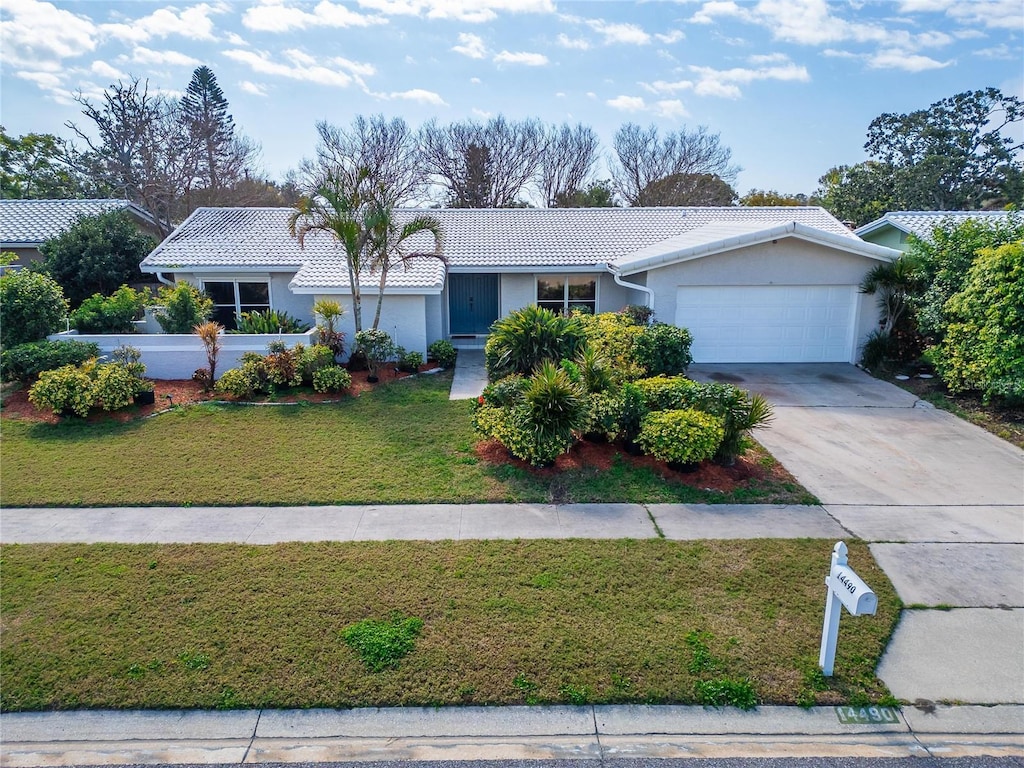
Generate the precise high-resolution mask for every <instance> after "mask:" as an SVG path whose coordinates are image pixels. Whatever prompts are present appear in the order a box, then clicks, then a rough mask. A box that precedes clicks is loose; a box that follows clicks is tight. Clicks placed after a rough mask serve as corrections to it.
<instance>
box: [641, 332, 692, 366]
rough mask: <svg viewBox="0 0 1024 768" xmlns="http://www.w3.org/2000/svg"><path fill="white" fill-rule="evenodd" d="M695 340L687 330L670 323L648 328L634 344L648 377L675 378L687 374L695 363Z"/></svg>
mask: <svg viewBox="0 0 1024 768" xmlns="http://www.w3.org/2000/svg"><path fill="white" fill-rule="evenodd" d="M692 343H693V337H692V336H691V335H690V332H689V331H688V330H686V329H685V328H677V327H676V326H674V325H668V324H666V323H654V325H649V326H647V327H645V328H644V329H643V331H642V333H640V334H639V335H638V336H637V337H636V340H635V341H634V343H633V349H634V354H635V355H636V361H637V362H638V363H639V364H640V365H641V366H643V368H644V369H645V370H646V371H647V375H648V376H660V375H666V376H674V375H676V374H678V373H686V369H687V368H688V367H689V365H690V363H692V362H693V357H691V356H690V345H691V344H692Z"/></svg>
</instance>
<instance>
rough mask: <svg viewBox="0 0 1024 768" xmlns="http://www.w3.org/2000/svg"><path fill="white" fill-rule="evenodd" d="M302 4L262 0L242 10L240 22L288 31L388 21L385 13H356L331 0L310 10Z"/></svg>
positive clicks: (365, 25)
mask: <svg viewBox="0 0 1024 768" xmlns="http://www.w3.org/2000/svg"><path fill="white" fill-rule="evenodd" d="M304 7H306V8H308V7H309V6H308V5H305V6H304ZM304 7H303V6H300V5H298V4H293V3H288V2H285V0H262V2H261V3H260V4H259V5H256V6H253V7H251V8H248V9H247V10H246V11H245V13H244V14H243V16H242V24H244V25H245V26H246V27H248V28H249V29H252V30H256V31H259V32H289V31H291V30H293V29H308V28H310V27H335V28H344V27H369V26H373V25H376V24H387V23H388V20H387V18H386V17H384V16H367V15H365V14H362V13H356V12H355V11H351V10H349V8H348V7H347V6H344V5H340V4H338V3H333V2H331V0H320V2H319V3H317V4H316V5H315V6H313V11H312V13H310V12H309V11H306V10H304V9H303V8H304Z"/></svg>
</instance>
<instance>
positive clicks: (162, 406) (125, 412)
mask: <svg viewBox="0 0 1024 768" xmlns="http://www.w3.org/2000/svg"><path fill="white" fill-rule="evenodd" d="M434 368H435V366H434V365H433V364H426V365H423V366H421V368H420V371H429V370H433V369H434ZM351 373H352V386H351V387H350V388H349V390H348V391H347V392H343V393H340V394H339V393H337V392H325V393H321V392H314V391H312V390H300V391H296V392H285V393H280V394H277V395H275V396H274V397H273V398H270V397H268V396H262V397H257V398H255V399H254V400H252V401H245V402H258V403H298V402H308V403H322V402H324V401H326V400H339V399H341V398H345V397H359V396H360V395H361V394H362V393H363V392H367V391H369V390H371V389H373V388H374V387H376V386H380V385H381V384H387V383H388V382H391V381H395V380H396V379H404V378H406V377H407V376H411V375H412V374H409V373H404V372H398V371H396V370H395V369H393V368H388V369H384V370H381V372H380V381H379V382H377V383H376V384H371V383H370V382H368V381H367V380H366V378H367V376H368V373H367V372H366V371H352V372H351ZM151 381H152V382H153V384H154V394H155V397H154V400H155V401H156V402H154V403H153V404H152V405H130V406H128V407H127V408H124V409H122V410H119V411H110V412H108V411H93V412H92V413H90V414H89V415H88V416H87V417H86V418H85V419H84V420H85V421H86V422H89V423H95V422H99V421H107V420H110V421H120V422H125V421H133V420H135V419H142V418H145V417H146V416H149V415H151V414H153V413H156V412H158V411H163V410H166V409H167V408H169V407H170V406H171V405H194V404H196V403H203V402H207V401H209V400H216V401H219V402H243V401H241V400H239V399H238V398H235V397H232V396H231V395H225V394H224V393H222V392H205V391H203V387H202V385H201V384H199V383H198V382H196V381H192V380H191V379H152V380H151ZM0 417H2V418H5V419H26V420H29V421H42V422H46V423H49V424H56V423H58V422H60V420H61V418H62V417H60V416H58V415H56V414H54V413H50V412H49V411H40V410H38V409H37V408H36V407H35V406H34V405H32V403H30V402H29V401H28V388H27V387H24V388H22V389H18V390H15V391H12V392H8V393H6V394H5V395H4V398H3V407H2V408H0ZM68 418H77V417H68Z"/></svg>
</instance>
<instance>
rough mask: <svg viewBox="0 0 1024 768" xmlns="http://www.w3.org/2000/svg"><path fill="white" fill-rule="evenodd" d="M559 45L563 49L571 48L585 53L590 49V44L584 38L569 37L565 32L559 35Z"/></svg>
mask: <svg viewBox="0 0 1024 768" xmlns="http://www.w3.org/2000/svg"><path fill="white" fill-rule="evenodd" d="M558 44H559V45H560V46H562V47H563V48H570V49H573V50H577V51H585V50H587V49H589V48H590V43H589V42H588V41H587V40H584V39H583V38H582V37H569V36H568V35H567V34H565V33H564V32H562V33H559V35H558Z"/></svg>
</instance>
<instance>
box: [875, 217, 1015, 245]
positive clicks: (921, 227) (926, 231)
mask: <svg viewBox="0 0 1024 768" xmlns="http://www.w3.org/2000/svg"><path fill="white" fill-rule="evenodd" d="M1009 216H1010V212H1009V211H893V212H891V213H887V214H885V216H883V217H882V218H880V219H875V220H874V221H872V222H871V223H869V224H865V225H864V226H863V227H859V228H857V229H856V230H855V234H857V235H866V234H868V233H870V232H874V231H875V230H876V229H880V228H882V227H884V226H885V225H887V224H888V225H890V226H893V227H896V229H899V230H901V231H903V232H906V233H907V234H908V235H915V236H916V237H919V238H921V239H922V240H927V239H928V238H930V237H931V235H932V230H933V229H935V228H936V227H938V226H940V225H941V224H943V223H944V222H946V221H951V222H953V223H954V224H959V223H961V222H964V221H968V220H969V219H977V220H978V221H1001V220H1004V219H1007V218H1008V217H1009Z"/></svg>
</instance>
